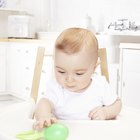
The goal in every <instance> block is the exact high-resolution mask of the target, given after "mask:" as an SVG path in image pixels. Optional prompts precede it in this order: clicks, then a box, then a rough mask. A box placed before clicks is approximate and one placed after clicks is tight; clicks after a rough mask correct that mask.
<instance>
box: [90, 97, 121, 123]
mask: <svg viewBox="0 0 140 140" xmlns="http://www.w3.org/2000/svg"><path fill="white" fill-rule="evenodd" d="M121 107H122V103H121V100H120V99H117V100H116V101H115V102H114V103H113V104H112V105H109V106H103V107H96V108H95V109H93V110H91V111H90V113H89V117H90V118H91V119H93V120H109V119H115V118H116V116H117V115H118V114H119V113H120V111H121Z"/></svg>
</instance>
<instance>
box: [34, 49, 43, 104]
mask: <svg viewBox="0 0 140 140" xmlns="http://www.w3.org/2000/svg"><path fill="white" fill-rule="evenodd" d="M44 54H45V48H43V47H39V48H38V50H37V57H36V64H35V68H34V75H33V81H32V89H31V98H33V99H34V101H35V103H36V101H37V97H38V90H39V84H40V78H41V71H42V66H43V59H44Z"/></svg>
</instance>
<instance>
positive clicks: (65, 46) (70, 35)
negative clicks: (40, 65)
mask: <svg viewBox="0 0 140 140" xmlns="http://www.w3.org/2000/svg"><path fill="white" fill-rule="evenodd" d="M88 47H92V48H93V49H94V51H95V52H96V53H97V54H98V41H97V39H96V37H95V35H94V34H93V33H92V32H91V31H89V30H87V29H84V28H76V27H75V28H68V29H66V30H64V31H63V32H62V33H61V34H60V35H59V36H58V38H57V40H56V43H55V48H56V49H58V50H61V51H63V52H64V53H67V54H74V53H77V52H79V51H80V50H82V49H83V48H85V49H86V48H88Z"/></svg>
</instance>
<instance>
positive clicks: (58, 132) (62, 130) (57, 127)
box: [16, 123, 69, 140]
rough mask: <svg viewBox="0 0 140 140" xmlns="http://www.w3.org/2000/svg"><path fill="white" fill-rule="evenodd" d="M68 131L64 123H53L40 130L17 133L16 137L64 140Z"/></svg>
mask: <svg viewBox="0 0 140 140" xmlns="http://www.w3.org/2000/svg"><path fill="white" fill-rule="evenodd" d="M68 133H69V131H68V128H67V127H66V126H65V125H63V124H59V123H55V124H52V125H51V126H49V127H47V128H44V129H43V131H41V132H36V131H35V130H29V131H25V132H22V133H19V134H17V135H16V138H18V139H20V140H39V139H44V140H66V138H67V137H68Z"/></svg>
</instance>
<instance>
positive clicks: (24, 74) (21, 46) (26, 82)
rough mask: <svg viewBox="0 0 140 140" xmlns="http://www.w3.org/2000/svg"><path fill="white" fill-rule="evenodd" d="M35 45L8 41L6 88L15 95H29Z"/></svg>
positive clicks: (24, 97)
mask: <svg viewBox="0 0 140 140" xmlns="http://www.w3.org/2000/svg"><path fill="white" fill-rule="evenodd" d="M37 47H38V46H37V45H36V44H31V43H10V45H9V47H8V48H7V59H8V64H7V69H8V72H7V75H8V76H7V90H9V91H11V92H12V94H14V95H16V96H17V97H20V98H23V99H27V97H29V96H30V92H31V85H32V78H33V73H34V66H35V60H36V53H37Z"/></svg>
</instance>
